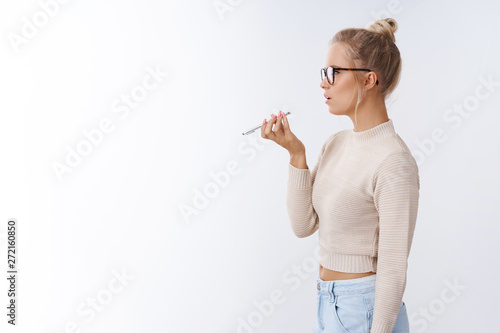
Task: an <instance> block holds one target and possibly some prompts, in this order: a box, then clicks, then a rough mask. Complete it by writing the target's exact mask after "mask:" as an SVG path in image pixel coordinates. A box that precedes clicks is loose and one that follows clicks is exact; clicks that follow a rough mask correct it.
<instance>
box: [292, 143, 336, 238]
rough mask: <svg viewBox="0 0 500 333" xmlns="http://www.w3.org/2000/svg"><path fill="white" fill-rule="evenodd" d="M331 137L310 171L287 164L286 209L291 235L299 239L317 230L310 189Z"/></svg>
mask: <svg viewBox="0 0 500 333" xmlns="http://www.w3.org/2000/svg"><path fill="white" fill-rule="evenodd" d="M333 137H335V134H333V135H332V136H330V137H329V138H328V139H327V140H326V141H325V143H324V144H323V147H322V148H321V152H320V154H319V157H318V159H317V161H316V164H315V165H314V167H313V169H312V171H310V170H309V169H298V168H296V167H294V166H293V165H292V164H290V163H288V184H287V191H286V208H287V213H288V217H289V219H290V223H291V225H292V230H293V233H294V234H295V236H297V237H299V238H303V237H308V236H310V235H312V234H314V233H315V232H316V230H318V227H319V223H318V222H319V221H318V214H316V211H315V210H314V207H313V205H312V187H313V184H314V179H315V178H316V173H317V171H318V167H319V164H320V163H321V159H322V158H323V154H324V153H325V149H326V146H327V144H328V142H330V141H331V139H333Z"/></svg>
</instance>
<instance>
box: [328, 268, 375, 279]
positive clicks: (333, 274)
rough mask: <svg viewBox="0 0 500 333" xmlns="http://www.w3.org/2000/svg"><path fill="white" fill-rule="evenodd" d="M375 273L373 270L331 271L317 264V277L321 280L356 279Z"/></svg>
mask: <svg viewBox="0 0 500 333" xmlns="http://www.w3.org/2000/svg"><path fill="white" fill-rule="evenodd" d="M373 274H376V273H375V272H366V273H345V272H339V271H332V270H330V269H328V268H324V267H323V266H321V264H320V265H319V277H320V279H321V280H323V281H334V280H347V279H358V278H362V277H365V276H370V275H373Z"/></svg>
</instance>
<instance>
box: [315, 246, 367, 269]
mask: <svg viewBox="0 0 500 333" xmlns="http://www.w3.org/2000/svg"><path fill="white" fill-rule="evenodd" d="M318 256H319V263H320V264H321V266H323V267H324V268H327V269H330V270H333V271H339V272H350V273H365V272H375V273H376V272H377V258H376V257H372V256H369V255H357V254H344V253H335V252H331V251H329V250H327V249H325V248H324V247H323V246H322V245H321V244H320V246H319V254H318Z"/></svg>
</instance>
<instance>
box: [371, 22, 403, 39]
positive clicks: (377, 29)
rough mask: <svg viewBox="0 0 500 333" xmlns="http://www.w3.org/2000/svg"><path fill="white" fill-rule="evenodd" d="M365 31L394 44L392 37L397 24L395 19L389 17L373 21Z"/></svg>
mask: <svg viewBox="0 0 500 333" xmlns="http://www.w3.org/2000/svg"><path fill="white" fill-rule="evenodd" d="M366 30H368V31H372V32H374V33H377V34H380V35H382V36H384V37H385V38H387V39H389V40H390V41H391V42H393V43H395V42H396V38H395V37H394V33H395V32H396V30H398V24H397V23H396V20H395V19H393V18H390V17H389V18H385V19H380V20H376V21H374V22H373V23H371V24H370V25H369V26H368V28H366Z"/></svg>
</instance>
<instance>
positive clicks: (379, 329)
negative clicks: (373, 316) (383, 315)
mask: <svg viewBox="0 0 500 333" xmlns="http://www.w3.org/2000/svg"><path fill="white" fill-rule="evenodd" d="M393 329H394V325H392V326H389V325H386V324H384V323H380V322H378V321H375V320H374V321H372V328H371V330H370V333H392V330H393Z"/></svg>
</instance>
